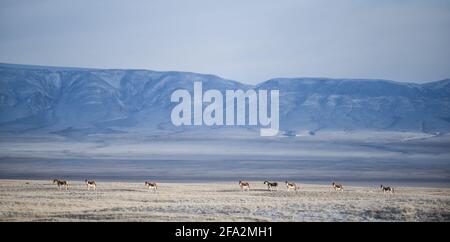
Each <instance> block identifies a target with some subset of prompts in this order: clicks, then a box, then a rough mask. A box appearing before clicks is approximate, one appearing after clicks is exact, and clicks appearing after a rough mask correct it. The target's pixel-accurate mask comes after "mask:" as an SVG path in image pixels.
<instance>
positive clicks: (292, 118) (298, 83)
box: [0, 64, 450, 134]
mask: <svg viewBox="0 0 450 242" xmlns="http://www.w3.org/2000/svg"><path fill="white" fill-rule="evenodd" d="M194 81H202V82H203V89H204V90H207V89H218V90H221V91H224V90H226V89H243V90H246V89H250V88H254V89H278V90H280V127H281V130H283V131H290V132H300V131H304V130H309V131H313V132H315V131H318V130H344V131H352V130H380V131H382V130H385V131H386V130H387V131H414V132H427V133H435V132H440V133H443V132H448V131H450V79H446V80H442V81H435V82H429V83H425V84H413V83H403V82H394V81H386V80H366V79H329V78H275V79H271V80H268V81H265V82H263V83H260V84H258V85H256V86H252V85H245V84H242V83H239V82H236V81H232V80H226V79H223V78H220V77H218V76H214V75H205V74H197V73H189V72H175V71H171V72H159V71H150V70H120V69H86V68H62V67H43V66H26V65H15V64H0V131H2V132H31V131H32V132H52V133H62V134H64V133H67V132H69V133H70V132H73V131H74V130H87V131H89V132H93V133H104V132H106V133H110V132H128V131H129V130H143V131H149V132H152V131H155V130H169V131H170V130H178V129H179V128H177V127H175V126H173V125H172V124H171V122H170V112H171V110H172V107H173V106H174V105H175V104H174V103H171V102H170V95H171V94H172V92H173V91H174V90H176V89H179V88H183V89H187V90H190V91H192V89H193V82H194Z"/></svg>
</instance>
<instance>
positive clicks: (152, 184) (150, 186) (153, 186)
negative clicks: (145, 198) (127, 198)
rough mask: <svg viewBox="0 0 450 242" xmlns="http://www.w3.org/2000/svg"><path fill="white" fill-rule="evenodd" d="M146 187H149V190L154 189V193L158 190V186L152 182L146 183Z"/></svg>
mask: <svg viewBox="0 0 450 242" xmlns="http://www.w3.org/2000/svg"><path fill="white" fill-rule="evenodd" d="M145 186H147V187H148V190H150V189H153V191H154V192H155V191H156V189H158V185H157V184H156V183H152V182H145Z"/></svg>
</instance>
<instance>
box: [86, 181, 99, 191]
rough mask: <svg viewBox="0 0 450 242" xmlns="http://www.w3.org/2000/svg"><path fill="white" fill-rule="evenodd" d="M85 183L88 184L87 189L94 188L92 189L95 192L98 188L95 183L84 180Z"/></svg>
mask: <svg viewBox="0 0 450 242" xmlns="http://www.w3.org/2000/svg"><path fill="white" fill-rule="evenodd" d="M84 182H86V186H87V189H88V190H89V189H90V188H91V187H92V189H94V190H95V188H97V184H95V181H88V180H87V179H86V180H84Z"/></svg>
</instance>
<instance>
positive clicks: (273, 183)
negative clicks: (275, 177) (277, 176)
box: [264, 181, 278, 191]
mask: <svg viewBox="0 0 450 242" xmlns="http://www.w3.org/2000/svg"><path fill="white" fill-rule="evenodd" d="M264 184H266V185H267V190H269V191H272V187H274V188H275V189H276V188H277V186H278V183H276V182H269V181H264Z"/></svg>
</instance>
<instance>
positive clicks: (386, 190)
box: [380, 185, 394, 193]
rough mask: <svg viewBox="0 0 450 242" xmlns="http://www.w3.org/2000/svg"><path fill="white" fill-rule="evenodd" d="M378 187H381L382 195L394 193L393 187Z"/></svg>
mask: <svg viewBox="0 0 450 242" xmlns="http://www.w3.org/2000/svg"><path fill="white" fill-rule="evenodd" d="M380 187H381V190H382V191H383V192H384V193H386V192H389V193H394V188H393V187H385V186H383V185H381V186H380Z"/></svg>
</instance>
